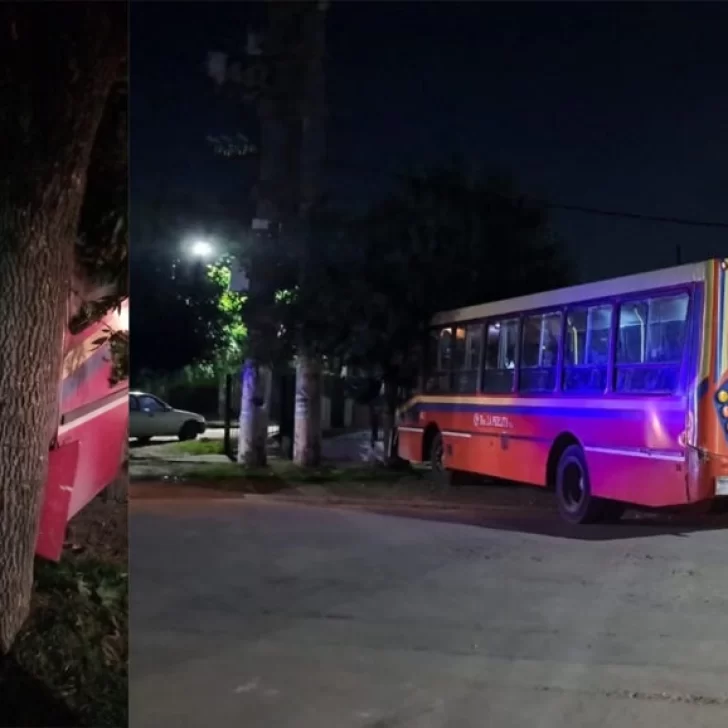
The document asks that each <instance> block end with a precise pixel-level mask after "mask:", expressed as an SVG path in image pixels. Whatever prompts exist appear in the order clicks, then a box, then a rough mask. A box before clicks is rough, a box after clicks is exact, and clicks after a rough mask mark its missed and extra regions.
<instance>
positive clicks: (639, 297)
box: [451, 283, 697, 398]
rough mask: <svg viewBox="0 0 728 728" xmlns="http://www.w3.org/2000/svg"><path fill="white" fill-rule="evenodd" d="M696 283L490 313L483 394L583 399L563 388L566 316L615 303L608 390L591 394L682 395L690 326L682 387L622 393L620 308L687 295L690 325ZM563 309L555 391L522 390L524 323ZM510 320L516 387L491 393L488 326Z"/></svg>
mask: <svg viewBox="0 0 728 728" xmlns="http://www.w3.org/2000/svg"><path fill="white" fill-rule="evenodd" d="M696 285H697V284H695V283H692V284H681V285H679V286H666V287H661V288H648V289H645V290H642V291H634V292H630V293H625V294H622V295H620V296H596V297H594V298H589V299H575V300H574V301H571V302H570V303H568V304H564V305H561V306H540V307H539V308H533V309H522V310H516V311H510V312H504V313H501V314H498V315H497V316H489V317H488V318H485V319H483V320H482V321H483V326H484V327H485V331H484V332H483V351H482V352H481V359H482V362H481V367H480V374H479V379H480V382H479V387H478V393H479V394H487V395H488V396H493V397H498V396H509V395H512V394H518V395H521V396H524V397H533V396H545V397H549V396H553V395H558V396H562V397H572V398H580V397H581V398H583V397H584V396H585V394H584V393H583V392H575V391H564V389H563V376H564V341H565V339H564V328H565V326H566V316H567V312H568V310H569V309H570V308H574V307H591V306H600V305H602V306H603V305H610V306H612V323H611V329H610V334H609V359H608V361H607V386H606V388H605V389H604V390H602V391H598V392H592V393H590V396H595V397H600V396H603V395H611V396H613V397H628V398H634V397H675V396H682V395H683V394H684V393H685V391H686V390H687V386H686V376H687V374H688V366H689V363H688V361H687V359H688V342H690V341H691V338H690V336H689V334H690V331H689V329H687V330H686V336H685V343H684V345H683V351H682V358H681V361H680V374H679V379H678V387H677V388H676V389H675V390H674V391H673V392H618V391H616V388H615V383H616V374H617V332H618V330H619V311H620V308H621V306H622V304H624V303H630V302H631V301H644V300H649V299H650V298H663V297H669V296H672V295H679V294H687V296H688V308H687V313H686V319H685V325H686V327H689V325H690V320H691V317H692V316H693V307H694V305H695V303H694V301H695V289H696ZM553 312H561V325H562V331H561V340H560V341H559V353H558V358H557V367H558V370H557V373H556V387H555V388H554V389H553V390H552V391H545V392H539V393H538V394H531V393H529V392H521V389H520V384H521V381H520V370H521V352H522V349H523V347H522V342H521V339H522V336H523V322H524V320H525V319H526V318H527V317H529V316H537V315H539V314H544V313H553ZM507 319H518V338H517V342H518V343H517V346H516V361H515V374H514V377H513V386H512V387H511V390H510V392H509V393H505V394H500V395H499V394H489V393H487V392H484V391H483V372H484V369H485V342H486V338H487V327H488V326H490V325H491V324H492V323H496V322H498V321H503V320H507ZM476 320H477V319H476ZM461 323H464V324H465V325H467V324H468V323H469V322H467V321H466V322H458V323H457V324H451V326H457V325H460V324H461Z"/></svg>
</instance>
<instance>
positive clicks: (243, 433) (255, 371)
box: [238, 359, 271, 467]
mask: <svg viewBox="0 0 728 728" xmlns="http://www.w3.org/2000/svg"><path fill="white" fill-rule="evenodd" d="M270 379H271V377H270V370H269V369H267V368H266V367H262V366H260V365H257V364H256V363H255V362H254V361H253V360H251V359H248V360H246V362H245V364H244V366H243V383H242V396H241V401H240V429H239V430H238V462H239V463H241V464H243V465H246V466H247V467H263V466H265V464H266V462H267V456H266V446H267V440H268V403H269V402H270V386H271V382H270Z"/></svg>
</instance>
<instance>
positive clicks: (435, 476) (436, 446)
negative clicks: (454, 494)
mask: <svg viewBox="0 0 728 728" xmlns="http://www.w3.org/2000/svg"><path fill="white" fill-rule="evenodd" d="M430 477H431V478H432V482H433V483H434V484H435V485H436V486H437V487H438V488H449V487H450V486H451V485H452V484H453V477H452V471H451V470H448V469H447V468H446V467H445V441H444V440H443V437H442V434H441V433H440V432H436V433H435V435H434V437H433V438H432V442H431V443H430Z"/></svg>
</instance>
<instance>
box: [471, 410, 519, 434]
mask: <svg viewBox="0 0 728 728" xmlns="http://www.w3.org/2000/svg"><path fill="white" fill-rule="evenodd" d="M473 425H475V427H496V428H498V429H499V430H512V429H513V421H512V420H511V418H510V417H508V416H506V415H491V414H487V413H483V412H476V413H475V414H474V415H473Z"/></svg>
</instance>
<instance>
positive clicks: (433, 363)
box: [425, 326, 453, 394]
mask: <svg viewBox="0 0 728 728" xmlns="http://www.w3.org/2000/svg"><path fill="white" fill-rule="evenodd" d="M452 348H453V347H452V328H451V327H450V326H445V327H443V328H441V329H433V330H431V331H430V335H429V339H428V342H427V374H426V377H425V393H426V394H440V393H444V392H448V391H450V370H451V365H452Z"/></svg>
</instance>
